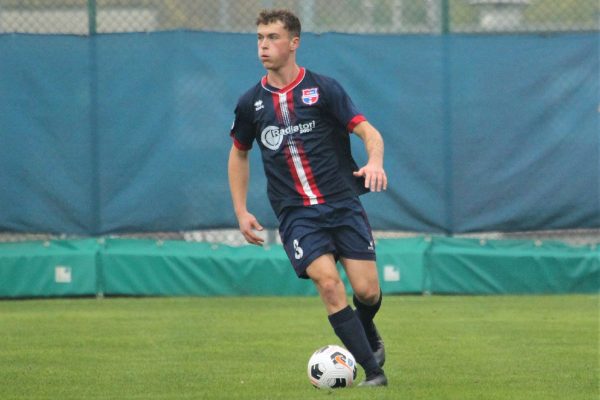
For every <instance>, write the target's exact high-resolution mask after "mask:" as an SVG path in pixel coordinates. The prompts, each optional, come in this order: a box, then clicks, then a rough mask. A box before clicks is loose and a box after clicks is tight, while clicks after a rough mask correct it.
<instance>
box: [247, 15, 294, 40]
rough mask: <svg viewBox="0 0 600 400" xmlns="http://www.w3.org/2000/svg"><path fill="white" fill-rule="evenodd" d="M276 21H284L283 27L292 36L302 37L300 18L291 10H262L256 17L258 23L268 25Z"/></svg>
mask: <svg viewBox="0 0 600 400" xmlns="http://www.w3.org/2000/svg"><path fill="white" fill-rule="evenodd" d="M276 21H280V22H281V23H283V27H284V28H285V29H286V30H287V31H288V32H289V33H290V36H291V37H295V36H298V37H300V33H301V32H302V27H301V25H300V20H299V19H298V17H297V16H296V15H295V14H294V13H293V12H291V11H290V10H284V9H273V10H262V11H261V12H260V14H258V18H256V25H257V26H258V25H268V24H271V23H273V22H276Z"/></svg>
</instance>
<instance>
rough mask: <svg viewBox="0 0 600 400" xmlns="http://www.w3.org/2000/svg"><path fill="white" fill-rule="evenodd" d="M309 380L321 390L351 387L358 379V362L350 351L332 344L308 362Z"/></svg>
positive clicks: (316, 353) (315, 354) (315, 353)
mask: <svg viewBox="0 0 600 400" xmlns="http://www.w3.org/2000/svg"><path fill="white" fill-rule="evenodd" d="M308 379H310V382H311V383H312V384H313V386H314V387H316V388H319V389H329V388H331V389H334V388H343V387H350V386H352V383H353V382H354V380H355V379H356V361H354V357H353V356H352V354H350V352H349V351H348V350H346V349H344V348H342V347H340V346H336V345H334V344H330V345H328V346H325V347H322V348H320V349H318V350H317V351H315V352H314V353H313V355H312V356H311V357H310V359H309V360H308Z"/></svg>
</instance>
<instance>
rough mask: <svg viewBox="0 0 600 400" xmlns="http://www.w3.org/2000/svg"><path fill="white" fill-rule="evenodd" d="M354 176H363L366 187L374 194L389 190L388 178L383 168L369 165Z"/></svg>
mask: <svg viewBox="0 0 600 400" xmlns="http://www.w3.org/2000/svg"><path fill="white" fill-rule="evenodd" d="M352 174H354V176H356V177H360V176H363V177H364V178H365V187H366V188H367V189H370V190H371V191H372V192H381V191H382V190H386V189H387V176H386V175H385V171H384V170H383V167H381V166H378V165H371V164H367V165H365V166H364V167H362V168H361V169H359V170H358V171H355V172H353V173H352Z"/></svg>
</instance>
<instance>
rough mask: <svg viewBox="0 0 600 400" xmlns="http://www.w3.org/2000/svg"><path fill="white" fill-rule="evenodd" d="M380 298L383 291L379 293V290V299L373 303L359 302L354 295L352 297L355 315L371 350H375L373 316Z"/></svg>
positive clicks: (375, 338)
mask: <svg viewBox="0 0 600 400" xmlns="http://www.w3.org/2000/svg"><path fill="white" fill-rule="evenodd" d="M382 299H383V293H381V291H380V292H379V300H378V301H377V303H375V304H373V305H368V304H364V303H361V302H360V300H358V298H357V297H356V295H355V296H353V298H352V300H353V302H354V306H355V307H356V316H357V317H358V319H359V320H360V323H361V324H362V326H363V328H364V329H365V334H366V335H367V340H368V341H369V344H370V345H371V349H372V350H373V351H375V350H377V330H376V329H375V324H374V323H373V318H375V314H377V311H379V308H380V307H381V301H382Z"/></svg>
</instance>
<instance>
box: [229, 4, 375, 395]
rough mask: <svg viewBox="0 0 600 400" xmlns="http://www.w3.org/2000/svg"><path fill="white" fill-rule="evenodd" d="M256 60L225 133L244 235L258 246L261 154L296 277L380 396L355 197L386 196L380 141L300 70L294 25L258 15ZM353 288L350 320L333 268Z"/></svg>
mask: <svg viewBox="0 0 600 400" xmlns="http://www.w3.org/2000/svg"><path fill="white" fill-rule="evenodd" d="M256 25H257V38H258V57H259V59H260V61H261V62H262V64H263V66H264V67H265V69H266V70H267V74H266V75H265V76H264V77H263V78H262V80H261V81H260V82H259V83H258V84H256V85H255V86H253V87H252V88H250V90H248V91H247V92H246V93H245V94H243V95H242V96H241V97H240V99H239V101H238V104H237V107H236V109H235V120H234V123H233V126H232V128H231V137H232V138H233V145H232V147H231V151H230V154H229V162H228V173H229V186H230V189H231V196H232V199H233V207H234V210H235V214H236V217H237V219H238V223H239V227H240V231H241V232H242V234H243V235H244V237H245V239H246V240H247V241H248V242H249V243H251V244H255V245H262V244H263V239H262V238H261V237H260V236H259V235H258V234H257V232H256V231H261V230H262V229H263V228H262V226H261V225H260V223H259V222H258V221H257V219H256V218H255V217H254V215H252V214H251V213H250V212H249V211H248V209H247V207H246V198H247V193H248V184H249V159H248V151H249V150H250V149H251V148H252V146H253V144H254V142H256V144H257V145H258V147H259V148H260V151H261V155H262V160H263V164H264V170H265V174H266V176H267V194H268V197H269V200H270V203H271V206H272V208H273V210H274V211H275V214H276V215H277V218H278V220H279V234H280V236H281V240H282V242H283V245H284V248H285V251H286V253H287V255H288V258H289V259H290V261H291V263H292V265H293V267H294V269H295V272H296V274H297V275H298V277H300V278H304V279H308V278H310V279H311V280H312V281H313V282H314V284H315V285H316V288H317V290H318V292H319V294H320V296H321V299H322V301H323V303H324V305H325V308H326V310H327V313H328V316H329V321H330V323H331V325H332V327H333V329H334V332H335V333H336V334H337V336H338V337H339V338H340V340H341V341H342V343H343V344H344V345H345V346H346V348H347V349H348V350H349V351H350V352H351V353H352V354H353V355H354V357H355V359H356V361H357V362H358V363H359V364H360V365H361V366H362V367H363V368H364V370H365V375H366V379H365V380H364V381H363V382H362V383H361V384H360V385H362V386H385V385H387V378H386V376H385V374H384V372H383V369H382V368H381V367H382V366H383V364H384V362H385V349H384V345H383V341H382V339H381V337H380V335H379V333H378V331H377V329H376V327H375V325H374V323H373V317H374V316H375V314H376V313H377V311H378V310H379V307H380V306H381V300H382V295H381V290H380V286H379V278H378V274H377V267H376V264H375V244H374V241H373V237H372V233H371V228H370V226H369V222H368V220H367V216H366V214H365V211H364V209H363V207H362V205H361V203H360V200H359V198H358V196H359V195H360V194H363V193H365V192H368V191H369V190H370V191H376V192H379V191H381V190H385V189H386V187H387V177H386V174H385V171H384V169H383V139H382V137H381V135H380V133H379V132H378V131H377V129H375V128H374V127H373V126H372V125H371V124H370V123H369V122H368V121H367V120H366V119H365V117H364V116H363V115H362V114H361V113H360V112H359V111H358V110H357V108H356V107H355V105H354V104H353V103H352V100H351V99H350V97H349V96H348V94H347V93H346V92H345V91H344V89H343V88H342V87H341V86H340V84H339V83H338V82H337V81H336V80H334V79H332V78H329V77H326V76H323V75H319V74H317V73H314V72H312V71H310V70H307V69H305V68H303V67H300V66H298V64H297V63H296V52H297V50H298V48H299V46H300V31H301V26H300V21H299V20H298V18H297V17H296V16H295V15H294V14H293V13H291V12H290V11H288V10H264V11H262V12H261V13H260V14H259V16H258V18H257V21H256ZM352 132H354V133H355V134H356V135H358V137H360V138H361V139H362V141H363V142H364V145H365V149H366V152H367V155H368V162H367V164H366V165H365V166H363V167H361V168H359V167H358V166H357V165H356V163H355V161H354V159H353V158H352V155H351V153H350V137H349V136H350V133H352ZM337 260H339V261H340V262H341V263H342V265H343V267H344V270H345V273H346V275H347V277H348V280H349V282H350V284H351V286H352V289H353V292H354V296H353V302H354V305H355V307H356V310H353V309H352V307H351V306H349V305H348V301H347V298H346V289H345V287H344V283H343V282H342V280H341V278H340V274H339V273H338V270H337V268H336V261H337Z"/></svg>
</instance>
